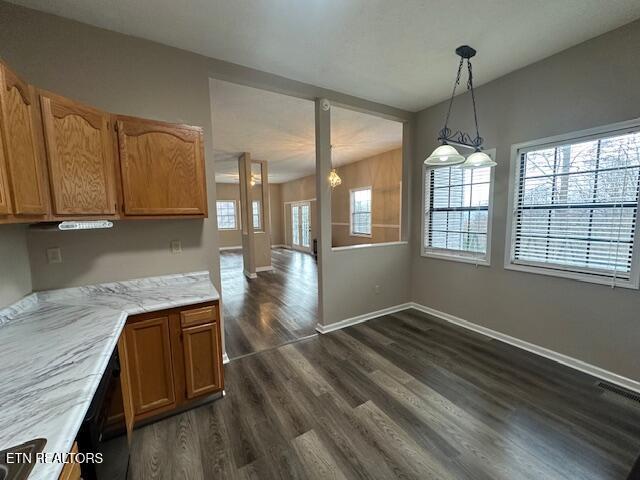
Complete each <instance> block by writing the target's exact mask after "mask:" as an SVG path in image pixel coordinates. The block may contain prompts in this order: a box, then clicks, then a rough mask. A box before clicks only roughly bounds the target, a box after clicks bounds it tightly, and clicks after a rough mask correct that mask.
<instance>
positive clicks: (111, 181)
mask: <svg viewBox="0 0 640 480" xmlns="http://www.w3.org/2000/svg"><path fill="white" fill-rule="evenodd" d="M40 103H41V105H42V120H43V124H44V133H45V140H46V147H47V160H48V166H49V182H50V188H51V197H52V213H53V214H54V215H58V216H60V215H62V216H76V215H81V216H84V215H89V216H90V215H115V214H116V211H117V209H116V201H115V170H114V161H113V137H112V134H111V132H110V128H109V126H110V115H109V114H108V113H105V112H102V111H100V110H97V109H95V108H92V107H89V106H87V105H83V104H81V103H78V102H75V101H73V100H70V99H68V98H64V97H61V96H59V95H55V94H52V93H48V92H41V93H40Z"/></svg>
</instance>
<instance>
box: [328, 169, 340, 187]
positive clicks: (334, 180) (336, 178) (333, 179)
mask: <svg viewBox="0 0 640 480" xmlns="http://www.w3.org/2000/svg"><path fill="white" fill-rule="evenodd" d="M341 183H342V179H341V178H340V175H338V172H336V169H335V168H334V169H332V170H331V173H330V174H329V185H331V188H336V187H337V186H338V185H340V184H341Z"/></svg>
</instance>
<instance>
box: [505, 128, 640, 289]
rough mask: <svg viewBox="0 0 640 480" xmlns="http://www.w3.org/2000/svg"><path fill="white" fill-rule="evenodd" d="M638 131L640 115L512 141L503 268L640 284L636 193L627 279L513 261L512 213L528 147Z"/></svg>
mask: <svg viewBox="0 0 640 480" xmlns="http://www.w3.org/2000/svg"><path fill="white" fill-rule="evenodd" d="M639 130H640V118H636V119H633V120H629V121H625V122H618V123H613V124H609V125H603V126H599V127H595V128H590V129H586V130H579V131H575V132H569V133H564V134H561V135H554V136H552V137H547V138H542V139H538V140H532V141H528V142H522V143H517V144H513V145H512V146H511V162H510V166H509V193H508V195H509V196H508V208H507V219H506V220H507V222H506V224H507V225H506V226H507V228H506V238H505V249H504V268H505V269H507V270H513V271H519V272H526V273H535V274H539V275H547V276H552V277H560V278H568V279H572V280H578V281H581V282H586V283H594V284H599V285H608V286H609V287H623V288H630V289H636V290H637V289H638V288H639V286H640V268H639V267H640V252H639V251H640V228H639V227H640V222H639V221H640V195H638V206H637V207H636V224H635V232H634V236H633V247H632V248H633V253H632V257H631V270H630V272H629V279H628V280H627V279H624V278H622V279H621V278H614V277H610V276H606V275H598V274H597V273H589V272H586V271H580V268H579V267H573V268H572V267H570V266H567V267H564V268H563V267H562V266H558V265H553V266H549V265H545V264H541V263H539V262H531V261H515V260H514V258H513V256H514V247H515V239H516V236H515V234H514V233H515V228H516V226H517V222H516V221H515V220H514V218H515V215H516V213H517V212H516V206H517V204H516V195H518V185H519V180H520V156H521V154H522V153H526V152H528V151H532V150H540V149H543V148H553V147H557V146H559V145H565V144H568V143H580V142H586V141H589V140H596V139H599V138H604V137H610V136H616V135H624V134H626V133H633V132H638V131H639Z"/></svg>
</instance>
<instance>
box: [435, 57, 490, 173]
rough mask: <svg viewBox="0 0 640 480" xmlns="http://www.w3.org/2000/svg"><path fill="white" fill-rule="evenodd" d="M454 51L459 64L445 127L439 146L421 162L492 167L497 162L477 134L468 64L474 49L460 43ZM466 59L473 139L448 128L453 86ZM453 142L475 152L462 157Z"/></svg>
mask: <svg viewBox="0 0 640 480" xmlns="http://www.w3.org/2000/svg"><path fill="white" fill-rule="evenodd" d="M456 54H457V55H458V56H459V57H460V64H459V65H458V73H457V75H456V81H455V82H454V84H453V91H452V92H451V98H450V99H449V108H448V109H447V116H446V117H445V119H444V127H443V128H442V130H440V133H439V134H438V141H439V142H440V143H441V145H440V146H439V147H438V148H436V149H435V150H434V151H433V153H432V154H431V155H429V157H428V158H427V159H426V160H425V161H424V164H425V165H428V166H430V167H444V166H447V167H450V166H454V165H459V166H461V167H463V168H481V167H493V166H495V165H496V162H494V161H493V159H492V158H491V157H490V156H489V155H487V154H486V153H484V152H483V151H482V143H483V141H484V140H483V138H482V137H481V136H480V130H479V128H478V112H477V110H476V96H475V92H474V90H473V71H472V67H471V58H472V57H474V56H475V54H476V51H475V49H473V48H471V47H470V46H468V45H463V46H461V47H458V48H456ZM465 60H466V61H467V70H468V72H469V78H468V80H467V90H468V91H471V101H472V103H473V119H474V122H475V126H476V136H475V138H471V136H470V135H469V134H468V133H465V132H461V131H459V130H458V131H456V132H455V133H453V132H452V131H451V129H450V128H449V117H450V116H451V107H453V99H454V97H455V95H456V88H457V87H458V85H459V84H460V76H461V75H462V67H463V66H464V62H465ZM453 145H456V146H459V147H463V148H470V149H472V150H474V152H473V153H472V154H471V155H469V157H468V158H466V159H465V157H464V156H463V155H461V154H460V153H459V152H458V150H456V148H455V147H454V146H453Z"/></svg>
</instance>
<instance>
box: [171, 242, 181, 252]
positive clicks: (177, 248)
mask: <svg viewBox="0 0 640 480" xmlns="http://www.w3.org/2000/svg"><path fill="white" fill-rule="evenodd" d="M171 253H173V254H176V253H182V242H181V241H180V240H171Z"/></svg>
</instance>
